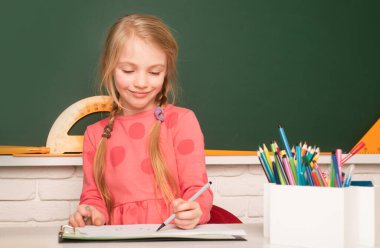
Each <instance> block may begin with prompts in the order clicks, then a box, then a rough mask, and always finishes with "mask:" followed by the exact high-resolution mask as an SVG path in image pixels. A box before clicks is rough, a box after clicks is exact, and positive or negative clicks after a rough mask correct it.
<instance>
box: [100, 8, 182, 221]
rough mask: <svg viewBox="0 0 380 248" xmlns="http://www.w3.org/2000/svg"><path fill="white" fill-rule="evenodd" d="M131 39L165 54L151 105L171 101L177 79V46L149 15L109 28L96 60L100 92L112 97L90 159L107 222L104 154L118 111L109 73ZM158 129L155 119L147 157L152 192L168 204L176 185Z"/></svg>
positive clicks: (132, 17) (131, 17)
mask: <svg viewBox="0 0 380 248" xmlns="http://www.w3.org/2000/svg"><path fill="white" fill-rule="evenodd" d="M131 36H138V37H139V38H141V39H143V40H145V41H147V42H149V43H152V44H155V45H157V46H158V47H160V48H161V49H162V50H163V51H164V53H165V54H166V58H167V71H166V76H165V79H164V83H163V86H162V90H161V92H160V93H159V94H157V96H156V98H155V103H156V104H157V105H159V106H165V105H166V104H167V103H168V96H169V95H170V96H171V97H172V100H174V97H175V90H174V89H175V83H176V79H177V78H176V76H177V68H176V63H177V54H178V46H177V42H176V40H175V38H174V37H173V35H172V33H171V32H170V29H169V27H167V26H166V25H165V24H164V23H163V21H161V20H160V19H159V18H157V17H154V16H150V15H142V14H133V15H127V16H124V17H122V18H120V19H119V20H118V21H117V22H116V23H115V24H114V25H113V26H112V27H111V29H110V32H109V33H108V36H107V39H106V43H105V46H104V50H103V54H102V57H101V61H100V62H101V64H100V76H101V83H100V88H101V89H103V87H104V88H105V89H106V90H107V93H108V94H109V95H110V96H111V97H112V98H113V100H114V104H113V109H112V111H111V113H110V116H109V123H108V125H107V126H106V127H105V128H104V133H103V135H102V139H101V141H100V142H99V144H98V147H97V150H96V153H95V159H94V178H95V182H96V185H97V187H98V190H99V191H100V193H101V195H102V197H103V200H104V201H105V204H106V207H107V211H108V214H109V216H110V218H109V219H110V221H109V222H111V219H112V208H113V200H112V196H111V194H110V192H109V190H108V188H107V185H106V182H105V175H104V171H105V166H106V165H105V164H106V158H105V157H106V156H105V155H106V150H107V139H108V138H109V137H110V136H111V132H112V128H113V123H114V120H115V118H117V114H118V112H119V111H120V109H121V108H122V106H121V104H120V99H119V98H120V95H119V93H118V92H117V90H116V88H115V84H114V79H113V73H114V70H115V68H116V66H117V63H118V61H119V57H120V53H121V50H122V48H123V46H124V44H125V43H126V42H128V39H129V38H130V37H131ZM152 115H153V113H152ZM160 128H161V121H159V120H157V122H156V123H155V125H154V126H153V128H152V130H151V133H150V137H149V155H150V159H151V164H152V167H153V172H154V178H155V192H156V189H157V188H158V189H160V190H161V193H162V195H163V198H164V200H165V202H166V204H167V205H168V204H169V202H171V201H172V200H173V199H174V198H175V196H176V195H177V193H178V186H177V184H176V181H175V180H174V178H173V176H172V175H171V173H170V171H169V170H168V168H167V166H166V163H165V160H164V157H163V155H162V152H161V149H160V142H159V138H160Z"/></svg>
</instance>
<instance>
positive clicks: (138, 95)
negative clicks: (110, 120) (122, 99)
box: [130, 90, 150, 98]
mask: <svg viewBox="0 0 380 248" xmlns="http://www.w3.org/2000/svg"><path fill="white" fill-rule="evenodd" d="M130 92H131V93H132V95H133V96H134V97H136V98H144V97H146V96H147V95H148V94H149V93H150V91H132V90H130Z"/></svg>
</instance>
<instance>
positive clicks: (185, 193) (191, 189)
mask: <svg viewBox="0 0 380 248" xmlns="http://www.w3.org/2000/svg"><path fill="white" fill-rule="evenodd" d="M175 132H176V133H175V138H174V143H175V144H174V145H175V149H176V159H177V166H178V178H179V189H180V195H181V198H182V199H184V200H185V202H182V201H175V202H173V205H175V204H177V205H182V206H180V207H179V209H181V208H183V209H186V208H188V209H192V210H193V211H194V212H193V214H194V218H197V213H199V215H200V216H199V220H198V221H197V222H198V223H197V224H205V223H207V222H208V221H209V220H210V210H211V207H212V202H213V193H212V191H211V189H208V190H206V191H205V192H203V194H202V195H201V196H199V197H198V198H197V200H196V201H195V202H193V203H188V202H187V201H186V200H187V199H189V198H191V197H192V196H193V195H194V194H195V193H196V192H198V190H199V189H200V188H202V187H203V186H204V185H205V184H206V183H207V182H208V177H207V172H206V164H205V152H204V138H203V134H202V131H201V128H200V126H199V123H198V120H197V118H196V116H195V115H194V113H193V112H192V111H188V112H187V113H185V114H183V115H182V116H179V118H178V124H177V126H176V129H175ZM185 203H186V205H183V204H185ZM198 204H199V206H198ZM200 212H201V213H200Z"/></svg>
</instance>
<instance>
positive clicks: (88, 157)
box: [80, 126, 109, 223]
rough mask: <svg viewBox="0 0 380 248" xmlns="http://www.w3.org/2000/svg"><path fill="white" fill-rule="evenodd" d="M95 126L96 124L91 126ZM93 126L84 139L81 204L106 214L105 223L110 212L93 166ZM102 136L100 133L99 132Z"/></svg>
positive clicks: (94, 144) (94, 146)
mask: <svg viewBox="0 0 380 248" xmlns="http://www.w3.org/2000/svg"><path fill="white" fill-rule="evenodd" d="M91 127H94V126H91ZM91 127H89V128H88V129H87V130H86V132H85V134H84V140H83V187H82V194H81V197H80V204H81V205H90V206H91V207H94V208H95V209H96V210H97V211H99V212H100V213H101V214H102V215H104V219H105V223H108V219H109V218H108V213H107V208H106V206H105V203H104V201H103V199H102V197H101V195H100V193H99V191H98V188H97V187H96V183H95V179H94V174H93V166H94V157H95V152H96V146H97V144H96V140H97V141H98V140H99V139H95V135H94V134H93V133H92V132H91V130H93V129H91ZM99 136H100V134H99Z"/></svg>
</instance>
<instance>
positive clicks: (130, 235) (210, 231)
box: [59, 224, 247, 242]
mask: <svg viewBox="0 0 380 248" xmlns="http://www.w3.org/2000/svg"><path fill="white" fill-rule="evenodd" d="M157 227H158V226H157V224H138V225H108V226H85V227H77V228H73V227H71V226H67V225H65V226H62V227H61V230H60V232H59V242H73V241H110V240H125V241H155V240H164V241H170V240H173V241H174V240H177V241H178V240H245V238H244V236H245V235H247V233H246V232H245V231H244V230H242V229H234V228H231V227H229V225H228V224H227V225H224V224H222V225H221V224H205V225H198V226H197V227H196V228H194V229H192V230H182V229H178V228H176V227H175V226H174V225H172V224H170V225H167V226H166V227H165V228H163V229H161V230H160V231H159V232H156V229H157Z"/></svg>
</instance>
